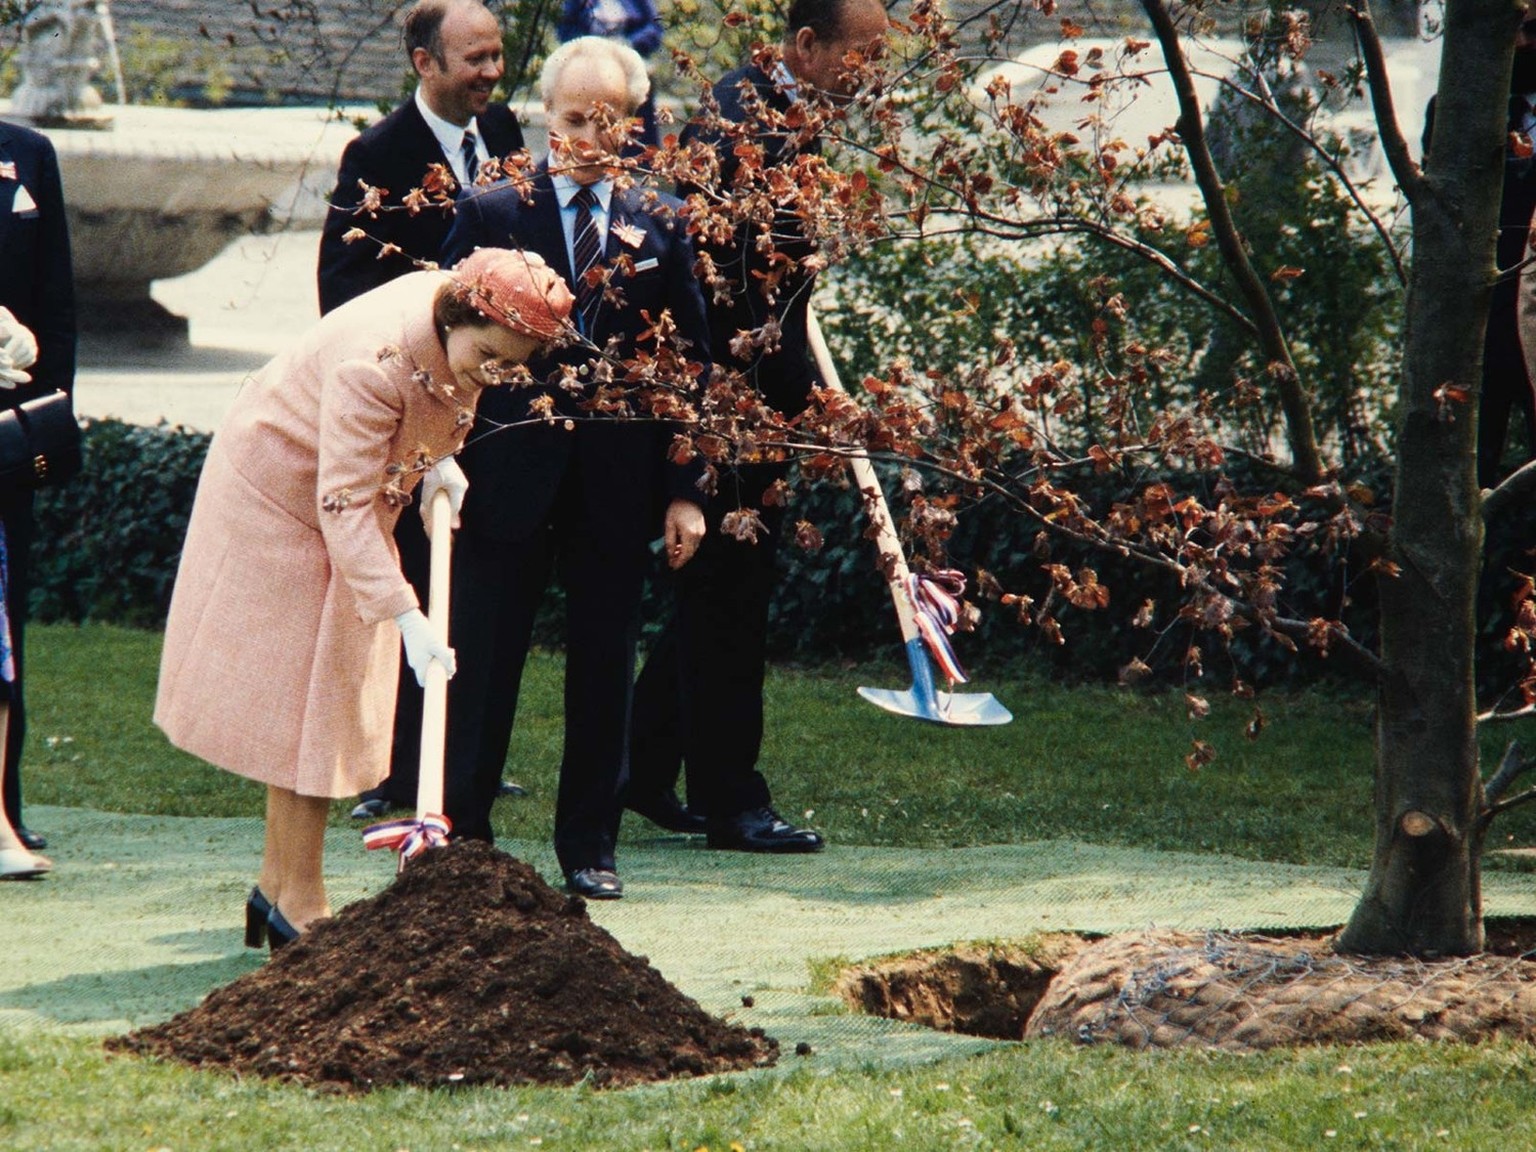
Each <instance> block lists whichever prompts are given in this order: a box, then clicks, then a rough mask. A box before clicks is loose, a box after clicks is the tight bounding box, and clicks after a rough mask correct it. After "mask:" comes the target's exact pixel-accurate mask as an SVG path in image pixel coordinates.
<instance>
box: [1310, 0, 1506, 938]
mask: <svg viewBox="0 0 1536 1152" xmlns="http://www.w3.org/2000/svg"><path fill="white" fill-rule="evenodd" d="M1445 15H1446V26H1445V43H1444V49H1443V54H1442V59H1441V64H1440V85H1439V89H1440V94H1439V96H1438V97H1437V100H1436V109H1435V130H1434V140H1433V150H1432V153H1431V156H1430V157H1429V159H1428V161H1427V168H1426V171H1425V173H1424V177H1423V179H1422V180H1421V181H1416V182H1413V186H1412V187H1410V188H1409V189H1408V190H1409V192H1410V198H1411V200H1412V205H1413V266H1412V271H1411V273H1410V276H1409V288H1408V310H1407V318H1406V327H1405V344H1404V363H1403V380H1402V384H1401V387H1400V389H1399V403H1400V416H1399V421H1400V422H1399V429H1398V460H1397V480H1396V488H1395V493H1394V503H1393V525H1392V533H1391V544H1390V558H1391V560H1392V561H1393V562H1394V563H1396V564H1397V565H1398V567H1399V568H1400V569H1401V573H1400V574H1399V575H1398V576H1396V577H1395V578H1387V579H1384V580H1383V581H1382V582H1381V637H1382V639H1381V644H1382V652H1381V655H1382V662H1383V673H1382V677H1381V683H1380V686H1379V698H1378V713H1377V715H1378V720H1377V726H1376V788H1375V813H1376V847H1375V853H1374V858H1373V860H1372V863H1371V872H1370V877H1369V879H1368V881H1367V883H1366V889H1365V893H1364V895H1363V896H1362V898H1361V900H1360V903H1359V905H1358V906H1357V907H1356V908H1355V911H1354V914H1353V916H1352V917H1351V918H1350V922H1349V925H1348V927H1347V928H1346V929H1345V931H1344V935H1343V937H1342V940H1341V942H1340V946H1341V947H1343V948H1345V949H1346V950H1349V951H1357V952H1408V953H1412V954H1414V955H1419V956H1425V955H1464V954H1467V953H1472V952H1477V951H1480V950H1481V949H1482V945H1483V928H1482V887H1481V877H1480V863H1479V858H1480V855H1481V850H1482V844H1481V835H1480V833H1479V831H1478V811H1479V808H1480V806H1481V802H1482V786H1481V783H1480V779H1479V774H1478V762H1477V722H1476V702H1475V700H1474V685H1475V675H1474V673H1475V666H1474V657H1473V642H1474V639H1475V635H1476V618H1475V612H1474V605H1475V597H1476V588H1477V575H1478V568H1479V564H1480V554H1481V548H1482V519H1481V515H1480V511H1479V507H1478V489H1477V479H1476V452H1475V445H1476V431H1477V396H1478V394H1479V391H1480V388H1481V380H1482V334H1483V329H1484V325H1485V323H1486V321H1487V315H1488V300H1489V294H1490V291H1491V287H1492V282H1493V277H1494V271H1495V265H1494V259H1495V256H1494V248H1495V240H1496V236H1497V230H1498V215H1499V197H1500V193H1501V188H1502V177H1503V169H1504V148H1505V133H1506V123H1505V120H1506V107H1507V101H1508V95H1509V87H1508V77H1509V74H1510V67H1511V54H1512V49H1513V43H1514V31H1515V26H1516V24H1517V23H1518V21H1519V15H1520V13H1519V10H1518V9H1517V8H1516V7H1515V6H1514V5H1513V4H1512V3H1510V2H1509V0H1449V2H1448V3H1447V4H1446V8H1445Z"/></svg>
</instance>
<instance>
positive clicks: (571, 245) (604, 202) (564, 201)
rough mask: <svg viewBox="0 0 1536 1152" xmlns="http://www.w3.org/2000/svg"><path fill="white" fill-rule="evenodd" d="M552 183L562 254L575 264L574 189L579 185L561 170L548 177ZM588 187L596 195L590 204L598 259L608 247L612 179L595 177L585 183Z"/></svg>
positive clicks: (574, 265) (578, 187)
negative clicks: (561, 233)
mask: <svg viewBox="0 0 1536 1152" xmlns="http://www.w3.org/2000/svg"><path fill="white" fill-rule="evenodd" d="M550 181H551V183H553V184H554V186H555V198H556V199H557V200H559V202H560V228H561V230H562V231H563V232H564V233H565V258H566V259H567V260H568V261H570V265H571V268H572V269H573V270H574V269H575V267H576V205H575V204H574V203H573V201H574V200H575V199H576V193H577V191H579V190H580V188H581V185H580V184H578V183H576V181H574V180H572V179H571V178H570V176H568V175H567V174H566V173H564V172H557V173H555V174H554V175H553V176H551V177H550ZM588 187H589V188H591V189H592V192H593V194H594V195H596V197H597V203H596V204H595V205H593V207H592V223H593V224H595V225H597V254H598V259H602V256H603V253H605V252H606V251H607V250H608V221H609V218H610V216H611V215H612V204H613V181H612V180H599V181H598V182H597V183H596V184H589V185H588Z"/></svg>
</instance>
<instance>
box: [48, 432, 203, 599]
mask: <svg viewBox="0 0 1536 1152" xmlns="http://www.w3.org/2000/svg"><path fill="white" fill-rule="evenodd" d="M84 437H85V445H84V456H85V466H84V467H83V468H82V469H81V473H80V475H79V476H78V477H77V478H76V479H75V480H74V481H72V482H71V483H69V484H67V485H65V486H64V487H62V488H48V489H44V490H43V491H41V492H39V493H38V496H37V505H36V507H37V544H36V546H35V548H34V556H33V567H32V571H33V585H32V601H31V609H32V616H33V619H35V620H43V621H51V620H72V621H79V620H98V621H108V622H111V623H117V624H132V625H138V626H143V627H154V628H158V627H159V626H160V625H162V624H163V623H164V622H165V613H166V610H167V609H168V608H169V607H170V603H171V587H172V585H173V584H174V583H175V580H176V560H177V557H178V556H179V555H180V554H181V541H182V538H183V537H184V536H185V535H186V533H187V517H188V516H189V515H190V514H191V511H192V497H193V494H194V493H195V492H196V491H197V478H198V474H199V473H200V472H201V471H202V467H203V456H204V455H205V454H206V453H207V451H208V441H209V439H210V436H209V435H208V434H207V433H204V432H190V431H188V430H187V429H185V428H180V427H174V428H173V427H171V426H169V425H165V424H162V425H160V426H158V427H153V428H151V427H145V426H142V425H137V424H125V423H123V422H122V421H120V420H92V421H88V422H86V423H85V425H84Z"/></svg>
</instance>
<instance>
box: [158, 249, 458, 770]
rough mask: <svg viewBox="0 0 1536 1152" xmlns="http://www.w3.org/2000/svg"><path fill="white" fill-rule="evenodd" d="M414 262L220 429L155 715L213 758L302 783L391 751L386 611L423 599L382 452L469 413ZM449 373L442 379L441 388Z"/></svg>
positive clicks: (391, 458) (397, 449) (395, 644)
mask: <svg viewBox="0 0 1536 1152" xmlns="http://www.w3.org/2000/svg"><path fill="white" fill-rule="evenodd" d="M445 279H446V278H445V277H444V276H443V275H442V274H441V273H437V272H416V273H412V274H410V275H407V276H404V277H401V278H400V279H398V280H394V281H392V282H390V283H389V284H386V285H384V286H383V287H381V288H377V289H375V290H374V291H372V292H368V293H366V294H364V295H362V296H359V297H358V298H357V299H356V300H354V301H352V302H351V303H349V304H347V305H345V306H343V307H341V308H338V309H337V310H335V311H334V312H331V313H329V314H328V315H327V316H326V317H325V318H324V319H323V320H321V321H320V323H319V324H317V325H315V326H314V327H313V328H311V329H310V330H309V331H308V332H307V333H305V334H304V336H303V337H301V338H300V340H299V342H298V344H297V345H296V346H295V347H294V348H293V349H291V350H290V351H288V352H285V353H284V354H282V355H281V356H278V357H277V358H276V359H275V360H273V361H271V362H270V363H269V364H267V365H266V366H265V367H263V368H262V369H261V370H260V371H259V372H257V373H256V375H255V376H254V377H253V378H252V379H250V380H249V381H247V382H246V384H245V385H244V387H243V388H242V390H241V392H240V394H239V396H238V397H236V399H235V403H234V405H233V406H232V407H231V409H230V411H229V414H228V415H227V416H226V417H225V420H224V423H223V425H222V427H221V428H220V429H219V431H218V433H217V434H216V435H215V436H214V438H213V443H212V445H211V447H210V449H209V452H208V459H207V462H206V463H205V464H204V466H203V472H202V476H201V478H200V480H199V482H198V488H197V498H196V500H195V502H194V504H193V508H192V519H191V523H190V525H189V526H188V529H187V539H186V543H185V545H184V547H183V549H182V554H181V565H180V567H179V569H178V570H177V573H176V587H175V590H174V592H173V594H172V597H171V611H170V618H169V620H168V621H167V623H166V629H165V648H164V652H163V655H162V657H161V661H160V685H159V693H158V695H157V697H156V700H155V723H156V724H158V725H159V726H160V727H161V728H162V729H163V730H164V731H165V733H166V735H167V736H169V737H170V740H171V743H173V744H175V745H176V746H177V747H178V748H183V749H185V750H186V751H188V752H191V753H193V754H194V755H196V756H200V757H201V758H203V759H204V760H207V761H209V762H210V763H212V764H214V765H217V766H218V767H220V768H224V769H227V770H229V771H231V772H235V773H238V774H239V775H241V776H247V777H249V778H251V779H253V780H258V781H261V782H262V783H265V784H276V785H279V786H281V787H283V788H289V789H292V790H294V791H296V792H298V793H300V794H301V795H305V796H329V797H342V796H354V795H356V794H357V793H359V792H361V791H363V790H364V789H366V788H371V787H373V786H374V785H375V784H377V783H378V782H379V781H380V780H381V779H383V777H384V775H385V773H386V771H387V770H388V763H389V743H390V730H391V726H392V721H393V717H394V708H395V683H396V676H397V675H398V671H399V661H400V635H399V631H398V630H397V629H396V628H395V626H394V623H393V617H394V616H396V615H397V614H399V613H401V612H404V611H406V610H407V609H410V608H415V607H418V603H417V598H416V594H415V593H414V592H413V591H412V589H411V586H410V585H409V584H408V583H407V582H406V580H405V578H404V577H403V576H402V575H401V574H400V564H399V557H398V554H397V553H396V550H395V545H394V541H393V540H392V539H391V533H392V531H393V530H394V525H395V521H396V519H397V518H398V517H399V515H400V508H399V501H398V500H392V499H390V498H388V497H387V496H386V487H387V486H388V485H389V484H390V483H391V481H392V480H395V481H397V484H398V487H400V488H403V489H406V490H409V489H411V488H414V487H415V485H416V483H417V481H418V479H419V473H415V472H410V473H407V474H405V475H403V476H398V477H396V476H392V475H391V470H390V466H391V465H392V464H397V463H402V462H405V461H407V460H409V459H410V458H412V457H414V456H416V455H417V453H418V452H420V451H422V450H425V451H426V452H428V453H430V454H431V455H432V456H433V457H436V456H439V455H442V454H444V453H446V452H449V451H451V450H453V449H455V448H457V447H458V446H459V444H460V443H461V442H462V440H463V437H464V434H465V433H466V432H467V430H468V427H469V421H468V419H467V406H468V407H472V406H473V404H474V397H473V394H471V396H470V398H469V399H468V400H467V401H466V400H465V399H464V398H463V397H459V398H455V396H454V394H453V391H452V387H451V386H452V384H453V382H454V380H453V376H452V374H451V373H450V371H449V368H448V362H447V359H446V357H445V355H444V352H443V348H442V345H441V343H440V342H439V341H438V338H437V333H436V331H435V329H434V327H433V324H432V303H433V298H434V296H435V294H436V292H437V289H438V287H439V286H440V285H441V284H443V283H444V282H445ZM444 386H448V387H444Z"/></svg>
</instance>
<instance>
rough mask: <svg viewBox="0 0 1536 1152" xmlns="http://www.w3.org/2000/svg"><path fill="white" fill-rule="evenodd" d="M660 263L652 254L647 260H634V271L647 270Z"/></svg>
mask: <svg viewBox="0 0 1536 1152" xmlns="http://www.w3.org/2000/svg"><path fill="white" fill-rule="evenodd" d="M660 263H661V261H659V260H657V259H656V257H654V256H652V257H651V258H650V259H649V260H638V261H636V262H635V271H636V272H649V271H650V270H651V269H652V268H655V267H656V266H657V265H658V264H660Z"/></svg>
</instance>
